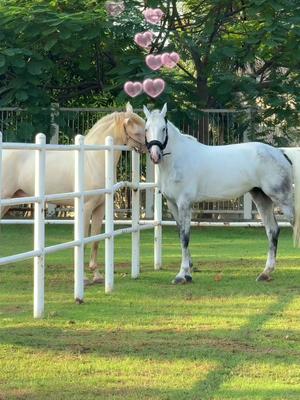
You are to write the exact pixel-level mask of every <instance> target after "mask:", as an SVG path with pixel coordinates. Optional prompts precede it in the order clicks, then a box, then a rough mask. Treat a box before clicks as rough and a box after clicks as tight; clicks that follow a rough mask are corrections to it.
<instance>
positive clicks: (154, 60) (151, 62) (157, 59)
mask: <svg viewBox="0 0 300 400" xmlns="http://www.w3.org/2000/svg"><path fill="white" fill-rule="evenodd" d="M146 64H147V65H148V67H149V68H151V69H153V71H156V70H158V69H159V68H160V67H161V66H162V64H163V63H162V60H161V55H157V56H154V55H153V54H149V55H148V56H147V57H146Z"/></svg>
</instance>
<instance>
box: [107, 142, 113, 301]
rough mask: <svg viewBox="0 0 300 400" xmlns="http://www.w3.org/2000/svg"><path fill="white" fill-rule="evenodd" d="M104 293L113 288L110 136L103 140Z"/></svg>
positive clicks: (111, 158)
mask: <svg viewBox="0 0 300 400" xmlns="http://www.w3.org/2000/svg"><path fill="white" fill-rule="evenodd" d="M105 145H106V146H109V149H108V150H105V188H106V189H107V190H109V192H108V193H106V194H105V233H106V234H108V235H109V236H108V237H107V238H106V239H105V293H110V292H112V290H113V287H114V235H113V232H114V191H113V189H114V149H113V145H114V140H113V138H112V137H111V136H107V137H106V139H105Z"/></svg>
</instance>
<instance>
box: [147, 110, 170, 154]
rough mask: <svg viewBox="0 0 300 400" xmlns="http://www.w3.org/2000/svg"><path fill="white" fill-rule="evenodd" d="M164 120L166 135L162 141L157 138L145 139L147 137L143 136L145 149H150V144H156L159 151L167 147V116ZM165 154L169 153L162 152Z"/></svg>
mask: <svg viewBox="0 0 300 400" xmlns="http://www.w3.org/2000/svg"><path fill="white" fill-rule="evenodd" d="M165 122H166V137H165V140H164V142H163V143H162V142H160V141H159V140H150V142H148V141H147V137H146V138H145V144H146V147H147V149H148V150H149V151H150V149H151V147H152V146H158V147H159V148H160V149H161V151H164V149H165V148H166V147H167V144H168V140H169V135H168V120H167V118H165ZM166 154H170V153H165V154H163V156H165V155H166Z"/></svg>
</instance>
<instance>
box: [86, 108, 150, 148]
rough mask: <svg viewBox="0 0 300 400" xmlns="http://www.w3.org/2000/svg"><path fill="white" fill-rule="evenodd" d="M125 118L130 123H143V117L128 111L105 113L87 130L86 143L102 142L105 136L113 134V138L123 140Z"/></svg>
mask: <svg viewBox="0 0 300 400" xmlns="http://www.w3.org/2000/svg"><path fill="white" fill-rule="evenodd" d="M126 118H129V120H130V121H131V122H132V123H136V124H143V119H142V118H141V117H139V116H138V115H137V114H133V113H128V112H113V113H112V114H108V115H105V116H104V117H102V118H101V119H100V120H99V121H97V122H96V123H95V124H94V125H93V126H92V128H91V129H90V130H89V131H88V133H87V135H86V137H85V143H86V144H103V143H104V141H105V138H106V136H109V135H111V136H113V137H114V138H115V139H117V138H121V139H122V141H124V140H125V130H124V121H125V119H126Z"/></svg>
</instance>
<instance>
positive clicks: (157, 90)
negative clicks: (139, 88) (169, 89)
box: [143, 78, 166, 99]
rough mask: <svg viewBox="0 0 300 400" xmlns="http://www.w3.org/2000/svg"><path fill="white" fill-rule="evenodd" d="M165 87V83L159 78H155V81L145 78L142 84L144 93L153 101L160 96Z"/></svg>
mask: <svg viewBox="0 0 300 400" xmlns="http://www.w3.org/2000/svg"><path fill="white" fill-rule="evenodd" d="M165 87H166V82H165V81H164V80H163V79H161V78H156V79H150V78H147V79H145V80H144V82H143V90H144V92H145V93H146V94H147V95H148V96H150V97H152V98H153V99H155V98H156V97H158V96H159V95H161V94H162V92H163V91H164V90H165Z"/></svg>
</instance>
